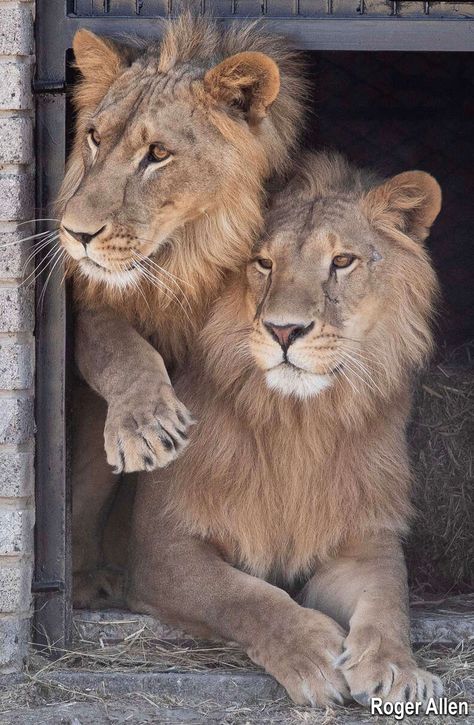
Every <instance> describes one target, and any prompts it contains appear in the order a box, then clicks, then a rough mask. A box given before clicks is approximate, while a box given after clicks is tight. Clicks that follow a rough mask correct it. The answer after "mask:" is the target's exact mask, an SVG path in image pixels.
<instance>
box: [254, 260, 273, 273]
mask: <svg viewBox="0 0 474 725" xmlns="http://www.w3.org/2000/svg"><path fill="white" fill-rule="evenodd" d="M255 261H256V263H257V265H258V266H259V267H260V268H261V269H265V270H269V269H271V268H272V267H273V262H272V260H271V259H267V257H257V259H256V260H255Z"/></svg>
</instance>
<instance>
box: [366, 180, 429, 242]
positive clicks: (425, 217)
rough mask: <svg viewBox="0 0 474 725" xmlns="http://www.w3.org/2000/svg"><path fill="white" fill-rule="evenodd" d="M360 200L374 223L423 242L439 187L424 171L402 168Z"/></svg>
mask: <svg viewBox="0 0 474 725" xmlns="http://www.w3.org/2000/svg"><path fill="white" fill-rule="evenodd" d="M362 204H363V208H364V211H365V213H366V214H367V217H368V218H369V221H370V222H372V224H374V225H375V226H376V227H379V228H380V229H386V230H389V229H390V228H392V229H396V230H399V231H401V232H403V233H404V234H406V235H407V236H408V237H410V238H412V239H414V240H415V241H418V242H423V241H424V240H425V239H426V237H427V236H428V234H429V232H430V229H431V226H432V224H433V222H434V221H435V219H436V217H437V216H438V214H439V212H440V210H441V188H440V186H439V184H438V182H437V181H436V179H435V178H433V176H431V175H430V174H427V173H426V172H425V171H406V172H404V173H403V174H398V175H397V176H394V177H393V178H392V179H389V180H388V181H386V182H385V183H384V184H382V185H381V186H377V187H375V188H374V189H371V190H370V191H369V192H368V193H367V195H366V196H365V198H364V199H363V202H362Z"/></svg>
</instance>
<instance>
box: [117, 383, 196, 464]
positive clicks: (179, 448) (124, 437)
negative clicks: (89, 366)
mask: <svg viewBox="0 0 474 725" xmlns="http://www.w3.org/2000/svg"><path fill="white" fill-rule="evenodd" d="M194 423H195V421H194V419H193V417H192V415H191V413H190V412H189V411H188V410H187V408H186V407H185V406H184V405H183V404H182V403H181V402H180V401H179V400H178V398H177V397H176V395H175V393H174V390H173V388H172V387H171V385H165V384H164V385H161V386H159V387H158V388H157V390H155V391H153V390H146V391H145V390H143V391H136V390H135V391H134V392H132V393H131V394H128V395H127V396H126V397H125V398H124V399H122V398H120V399H119V400H117V401H113V402H112V403H111V404H110V405H109V409H108V413H107V420H106V423H105V431H104V439H105V452H106V454H107V462H108V463H109V464H110V465H111V466H113V467H114V473H122V472H125V473H131V472H132V471H153V470H155V469H156V468H164V467H165V466H167V465H168V464H169V463H171V462H172V461H173V460H174V459H175V458H176V457H177V456H178V455H180V453H182V452H183V450H184V449H185V448H186V446H187V444H188V435H189V429H190V427H191V426H192V425H193V424H194Z"/></svg>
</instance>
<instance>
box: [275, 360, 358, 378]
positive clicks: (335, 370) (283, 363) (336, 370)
mask: <svg viewBox="0 0 474 725" xmlns="http://www.w3.org/2000/svg"><path fill="white" fill-rule="evenodd" d="M285 368H288V369H293V370H296V371H297V372H299V373H305V374H306V375H317V376H324V375H337V373H339V372H340V371H341V370H342V369H343V368H344V364H343V363H338V364H337V365H335V366H334V367H333V368H331V369H329V370H325V371H324V372H321V373H316V372H313V370H307V369H306V368H302V367H300V366H299V365H295V364H294V363H292V362H290V360H282V361H281V362H280V363H278V365H274V366H273V367H271V368H268V370H267V372H271V371H272V370H278V369H280V370H284V369H285Z"/></svg>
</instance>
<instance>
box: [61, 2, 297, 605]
mask: <svg viewBox="0 0 474 725" xmlns="http://www.w3.org/2000/svg"><path fill="white" fill-rule="evenodd" d="M163 32H164V35H163V39H162V40H161V42H154V43H151V44H150V43H148V44H145V43H138V42H137V43H135V44H133V43H132V44H131V45H124V44H120V43H118V42H115V41H113V40H111V39H106V38H100V37H98V36H96V35H94V34H92V33H90V32H89V31H86V30H81V31H79V32H78V33H77V34H76V36H75V38H74V44H73V45H74V53H75V59H76V64H77V67H78V69H79V71H80V73H81V76H82V77H81V79H80V81H79V83H78V84H77V86H76V87H75V90H74V102H75V105H76V108H77V123H76V131H75V138H74V146H73V150H72V153H71V156H70V159H69V161H68V168H67V173H66V177H65V181H64V184H63V188H62V192H61V198H60V202H59V203H60V206H61V207H62V209H63V211H62V216H61V225H60V241H61V244H62V245H63V247H64V248H65V249H66V251H67V252H68V256H69V262H68V266H69V271H70V273H71V274H72V275H73V276H74V289H75V298H76V303H77V304H76V309H77V313H76V362H77V365H78V367H79V370H80V372H81V373H82V375H83V377H84V378H85V380H86V382H87V383H88V384H89V385H90V386H91V388H92V389H93V390H95V391H96V392H97V393H99V394H100V396H101V398H102V399H104V400H105V401H106V403H107V410H105V409H104V405H103V401H102V400H100V399H97V398H94V399H93V398H92V397H91V396H90V395H89V394H88V393H87V392H84V391H81V393H80V394H79V406H78V409H77V408H76V413H75V425H76V429H77V430H76V435H75V436H74V439H73V443H74V446H75V453H74V455H73V472H72V479H73V481H72V483H73V558H74V562H73V568H74V571H75V572H76V575H77V576H76V586H75V598H76V602H77V603H78V604H83V605H87V604H88V603H89V601H90V597H91V596H92V594H93V588H94V586H95V585H94V584H93V583H92V582H91V581H90V577H89V574H90V571H91V570H94V569H96V568H97V567H98V566H99V565H100V562H101V556H102V555H101V551H100V536H101V529H102V520H103V517H104V515H105V512H106V510H107V508H108V505H109V501H110V498H111V493H112V491H113V489H114V486H115V484H116V481H117V475H116V474H118V473H120V472H122V471H125V472H128V471H136V470H153V469H154V468H156V467H161V466H166V465H167V464H168V463H169V462H170V461H172V460H173V459H174V458H175V457H176V456H177V455H178V454H179V453H180V452H181V451H183V450H184V448H185V447H186V444H187V436H188V431H189V427H190V425H191V424H192V419H191V417H190V415H189V413H188V411H187V410H186V408H185V407H184V405H182V404H181V402H180V401H179V400H178V399H177V398H176V396H175V394H174V392H173V389H172V386H171V384H170V377H169V372H170V371H172V370H173V369H174V368H176V367H177V366H179V364H180V362H181V361H182V359H183V358H184V356H185V354H186V351H187V350H189V349H191V348H192V345H193V341H194V339H195V337H196V334H197V332H198V331H199V330H200V329H201V327H202V324H203V321H204V319H205V316H206V314H207V310H208V308H209V305H210V304H211V303H212V301H213V300H214V299H215V298H216V296H217V295H218V294H219V293H220V291H221V289H222V287H223V284H224V283H225V280H226V277H227V276H228V274H229V273H230V272H233V271H235V270H236V269H237V268H238V267H239V266H240V265H241V264H242V262H243V260H245V259H246V258H247V256H248V254H249V250H250V248H251V245H252V243H253V242H254V240H255V238H256V236H257V234H258V233H259V232H260V231H261V228H262V208H263V205H264V201H265V186H266V182H267V180H269V179H275V178H276V177H278V176H279V175H281V174H282V173H283V172H284V171H285V170H286V168H287V166H288V163H289V160H290V157H291V155H292V152H293V151H294V149H295V147H296V143H297V139H298V136H299V133H300V131H301V122H302V115H303V104H302V99H303V97H304V95H305V82H304V80H303V78H302V72H301V71H302V67H301V62H300V59H299V57H298V56H297V55H296V54H295V53H294V52H293V51H292V50H291V49H290V48H289V46H288V44H287V43H286V42H285V41H284V40H283V39H282V38H279V37H272V36H268V35H266V34H265V33H262V32H261V31H260V29H259V27H255V25H252V24H251V25H248V26H239V27H238V28H231V29H227V30H224V29H222V28H219V27H218V25H217V24H216V23H215V22H213V21H212V20H210V19H209V18H193V17H191V15H189V14H188V15H183V16H181V17H180V18H178V19H177V20H173V21H167V22H166V23H165V24H164V28H163ZM150 343H151V344H150ZM104 428H105V450H106V454H107V461H108V463H109V464H110V466H113V470H112V468H110V467H109V466H107V464H106V462H105V457H104V455H103V435H104ZM80 572H82V574H80ZM82 575H84V576H82ZM81 577H82V578H81Z"/></svg>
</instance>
